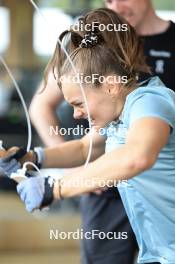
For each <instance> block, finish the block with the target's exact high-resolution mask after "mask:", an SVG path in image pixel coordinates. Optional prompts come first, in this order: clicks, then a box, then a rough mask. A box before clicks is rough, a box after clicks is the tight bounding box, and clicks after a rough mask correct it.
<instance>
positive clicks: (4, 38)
mask: <svg viewBox="0 0 175 264" xmlns="http://www.w3.org/2000/svg"><path fill="white" fill-rule="evenodd" d="M9 24H10V14H9V10H8V9H7V8H4V7H0V40H1V41H0V52H4V51H5V50H6V49H7V47H8V45H9V41H10V26H9Z"/></svg>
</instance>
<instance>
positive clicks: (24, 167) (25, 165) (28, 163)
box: [22, 161, 42, 176]
mask: <svg viewBox="0 0 175 264" xmlns="http://www.w3.org/2000/svg"><path fill="white" fill-rule="evenodd" d="M28 165H30V166H32V167H34V168H35V170H36V171H37V172H39V174H40V175H41V176H42V174H41V171H40V169H39V168H38V167H37V166H36V164H35V163H33V162H31V161H26V162H25V163H24V164H23V167H22V169H23V170H24V171H27V166H28Z"/></svg>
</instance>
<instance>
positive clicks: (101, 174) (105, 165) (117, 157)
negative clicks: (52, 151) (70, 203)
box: [54, 146, 149, 199]
mask: <svg viewBox="0 0 175 264" xmlns="http://www.w3.org/2000/svg"><path fill="white" fill-rule="evenodd" d="M139 156H140V155H139V153H138V152H137V151H134V149H132V147H129V148H128V147H127V146H123V147H121V148H120V149H118V150H114V151H112V152H110V153H107V154H105V155H103V156H101V157H100V158H98V159H97V160H95V161H94V162H91V163H90V164H89V165H88V166H87V168H85V169H82V170H80V171H78V172H76V173H73V174H71V175H67V176H64V177H63V179H62V180H61V195H62V196H63V197H65V198H67V197H72V196H76V195H80V194H83V193H86V192H91V191H94V190H96V189H98V188H100V187H102V185H106V186H108V185H109V184H110V185H112V183H115V184H116V182H117V181H122V180H127V179H129V178H132V177H134V176H135V175H137V174H139V173H141V172H142V171H144V170H146V169H148V167H149V163H147V162H146V163H145V161H144V162H143V161H142V160H143V159H142V158H141V156H140V158H139ZM54 194H55V198H56V199H57V198H59V190H58V185H57V184H56V185H55V190H54Z"/></svg>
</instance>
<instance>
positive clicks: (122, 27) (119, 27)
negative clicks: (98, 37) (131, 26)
mask: <svg viewBox="0 0 175 264" xmlns="http://www.w3.org/2000/svg"><path fill="white" fill-rule="evenodd" d="M71 30H73V31H82V32H84V31H86V32H96V31H101V32H103V31H111V32H112V31H127V30H128V25H127V24H112V23H111V24H107V25H105V24H103V23H99V22H92V23H90V24H88V23H87V24H86V25H84V22H83V21H81V20H80V21H78V22H77V23H75V24H74V25H73V26H71Z"/></svg>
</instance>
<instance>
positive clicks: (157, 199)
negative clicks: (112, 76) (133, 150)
mask: <svg viewBox="0 0 175 264" xmlns="http://www.w3.org/2000/svg"><path fill="white" fill-rule="evenodd" d="M142 117H156V118H160V119H161V120H164V121H165V122H166V123H167V124H169V125H170V127H171V134H170V136H169V140H168V143H167V144H166V146H165V147H164V148H163V149H162V150H161V152H160V154H159V156H158V159H157V162H156V163H155V165H154V166H153V167H152V168H151V169H149V170H147V171H146V172H144V173H141V174H139V175H138V176H136V177H134V178H132V179H130V180H128V184H126V183H123V184H120V186H119V187H118V189H119V192H120V195H121V198H122V201H123V203H124V206H125V209H126V212H127V215H128V217H129V220H130V223H131V225H132V228H133V230H134V233H135V235H136V238H137V242H138V244H139V248H140V250H139V257H138V262H139V263H151V262H160V263H161V264H165V263H166V264H167V263H168V264H170V263H171V264H175V93H174V92H173V91H172V90H170V89H168V88H166V87H165V86H164V84H163V83H162V82H161V81H160V80H159V78H158V77H154V78H152V79H151V80H150V81H149V83H148V84H147V85H146V86H143V87H140V88H137V89H136V90H134V91H133V92H131V93H130V94H129V95H128V96H127V98H126V102H125V105H124V109H123V112H122V114H121V116H120V118H119V120H118V121H117V122H112V123H110V124H109V126H108V127H107V128H106V132H107V140H106V152H109V151H112V150H114V149H116V148H118V147H121V145H122V144H125V138H126V135H127V131H128V129H129V127H130V126H131V124H132V123H133V122H134V121H136V120H138V119H140V118H142ZM160 133H161V131H160Z"/></svg>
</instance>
